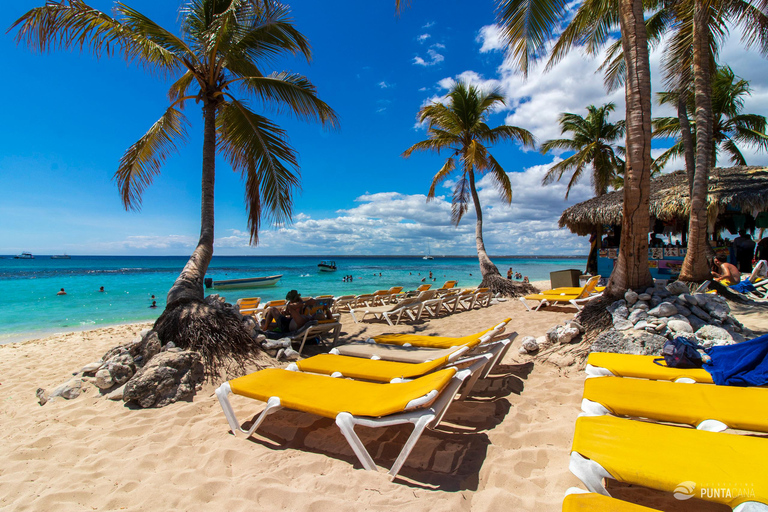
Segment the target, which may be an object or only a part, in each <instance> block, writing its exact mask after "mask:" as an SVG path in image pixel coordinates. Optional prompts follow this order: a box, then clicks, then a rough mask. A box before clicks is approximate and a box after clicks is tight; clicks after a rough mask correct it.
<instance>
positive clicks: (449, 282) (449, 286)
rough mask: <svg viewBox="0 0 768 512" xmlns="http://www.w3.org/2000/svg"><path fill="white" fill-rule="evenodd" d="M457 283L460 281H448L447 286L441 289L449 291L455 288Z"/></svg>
mask: <svg viewBox="0 0 768 512" xmlns="http://www.w3.org/2000/svg"><path fill="white" fill-rule="evenodd" d="M457 283H458V281H446V282H445V284H444V285H443V286H441V287H440V289H441V290H447V289H448V288H453V287H454V286H456V284H457Z"/></svg>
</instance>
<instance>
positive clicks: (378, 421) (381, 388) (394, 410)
mask: <svg viewBox="0 0 768 512" xmlns="http://www.w3.org/2000/svg"><path fill="white" fill-rule="evenodd" d="M470 374H471V371H470V370H469V369H466V370H458V371H457V370H456V369H455V368H446V369H444V370H440V371H437V372H434V373H430V374H429V375H425V376H423V377H420V378H418V379H415V380H412V381H408V382H402V383H394V384H377V383H372V382H361V381H357V380H349V379H336V378H333V377H327V376H325V375H314V374H310V373H300V372H291V371H287V370H280V369H277V368H268V369H265V370H261V371H258V372H255V373H252V374H250V375H246V376H244V377H239V378H237V379H233V380H231V381H229V382H225V383H223V384H222V385H221V386H219V388H218V389H217V390H216V396H217V398H218V399H219V403H220V404H221V408H222V409H223V410H224V415H225V416H226V418H227V422H228V423H229V426H230V428H231V429H232V433H233V434H236V432H243V433H245V434H246V435H247V436H250V435H251V434H253V432H255V431H256V429H257V428H259V426H260V425H261V423H262V422H263V421H264V419H265V418H266V417H267V416H268V415H270V414H272V413H274V412H276V411H277V410H279V409H281V408H283V407H285V408H287V409H294V410H297V411H303V412H307V413H311V414H317V415H318V416H324V417H326V418H332V419H335V420H336V425H338V427H339V429H340V430H341V433H342V434H344V437H345V438H346V439H347V442H348V443H349V445H350V447H351V448H352V450H353V451H354V452H355V455H357V458H358V459H359V460H360V463H361V464H362V465H363V468H365V469H366V470H369V471H376V464H375V463H374V461H373V459H372V458H371V455H370V454H369V453H368V451H367V450H366V449H365V446H363V443H362V441H360V438H359V437H358V436H357V434H356V433H355V426H356V425H363V426H366V427H388V426H392V425H400V424H404V423H413V425H414V429H413V432H412V433H411V436H410V437H409V438H408V440H407V441H406V443H405V446H403V449H402V451H401V452H400V455H399V456H398V457H397V460H395V463H394V465H393V466H392V469H390V471H389V474H390V475H392V476H393V477H394V476H396V475H397V473H398V472H399V471H400V468H401V467H402V465H403V464H404V463H405V460H406V459H407V458H408V455H409V454H410V453H411V450H412V449H413V447H414V445H415V444H416V442H417V441H418V440H419V437H420V436H421V434H422V432H424V429H425V428H434V427H435V426H436V425H437V424H438V423H440V420H441V419H442V417H443V414H445V411H446V410H447V408H448V406H449V405H450V404H451V402H452V400H453V397H454V395H455V394H456V391H457V390H458V389H459V387H460V386H461V384H462V383H463V381H464V380H465V379H466V378H468V377H469V376H470ZM230 393H233V394H235V395H240V396H244V397H247V398H252V399H254V400H259V401H262V402H266V403H267V406H266V408H265V409H264V410H263V411H262V412H261V414H260V415H259V417H258V418H257V419H256V420H255V421H254V422H253V425H252V426H251V428H250V429H249V430H245V429H243V428H242V427H241V426H240V422H239V421H238V419H237V417H236V416H235V412H234V410H233V409H232V405H231V403H230V401H229V394H230Z"/></svg>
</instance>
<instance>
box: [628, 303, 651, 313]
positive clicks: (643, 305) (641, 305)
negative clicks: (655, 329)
mask: <svg viewBox="0 0 768 512" xmlns="http://www.w3.org/2000/svg"><path fill="white" fill-rule="evenodd" d="M638 309H642V310H643V311H648V310H649V309H651V306H649V305H648V303H647V302H646V301H644V300H638V301H637V302H635V305H634V306H632V311H636V310H638Z"/></svg>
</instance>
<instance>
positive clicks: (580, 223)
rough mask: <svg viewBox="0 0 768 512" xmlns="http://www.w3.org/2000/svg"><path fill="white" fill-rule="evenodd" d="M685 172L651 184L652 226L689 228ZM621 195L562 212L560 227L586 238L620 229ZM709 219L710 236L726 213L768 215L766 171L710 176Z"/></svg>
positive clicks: (734, 170) (720, 171)
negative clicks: (658, 223)
mask: <svg viewBox="0 0 768 512" xmlns="http://www.w3.org/2000/svg"><path fill="white" fill-rule="evenodd" d="M688 196H689V194H688V180H687V177H686V173H685V171H676V172H673V173H669V174H664V175H662V176H660V177H658V178H655V179H653V180H651V197H650V213H651V222H653V221H654V220H660V221H662V222H664V223H666V224H672V225H673V226H674V228H675V231H677V232H682V231H684V230H685V229H686V228H687V226H688V214H689V212H690V201H689V197H688ZM623 197H624V194H623V192H622V191H620V190H619V191H616V192H611V193H609V194H605V195H604V196H600V197H595V198H593V199H590V200H588V201H584V202H583V203H578V204H575V205H573V206H571V207H570V208H568V209H567V210H565V211H564V212H563V214H562V215H561V216H560V221H559V226H560V227H561V228H563V227H566V228H568V229H569V230H571V232H573V233H576V234H577V235H581V236H587V235H590V234H592V233H593V232H594V230H595V228H597V227H602V226H605V225H611V226H616V225H621V217H622V207H623ZM708 204H709V206H708V211H707V214H708V217H709V228H710V232H715V227H716V220H717V218H718V216H720V214H721V213H723V212H725V211H726V209H735V210H738V211H739V212H741V213H748V214H750V215H752V216H753V217H757V215H758V214H759V213H761V212H768V167H747V166H737V167H718V168H716V169H713V170H712V172H711V173H710V176H709V197H708Z"/></svg>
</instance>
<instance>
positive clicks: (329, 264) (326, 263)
mask: <svg viewBox="0 0 768 512" xmlns="http://www.w3.org/2000/svg"><path fill="white" fill-rule="evenodd" d="M317 270H319V271H320V272H336V262H335V261H330V260H323V261H321V262H320V263H318V264H317Z"/></svg>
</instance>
